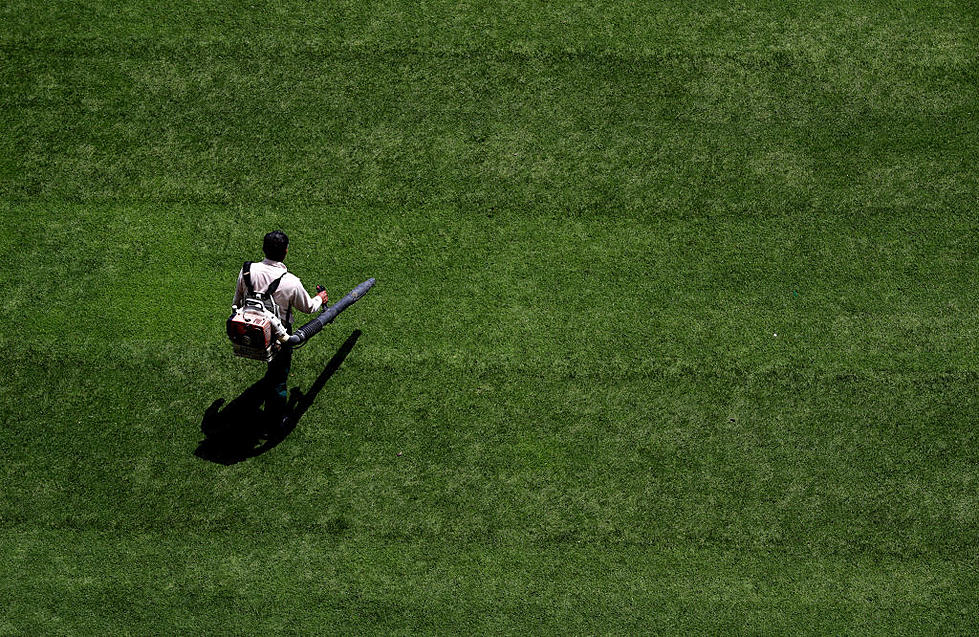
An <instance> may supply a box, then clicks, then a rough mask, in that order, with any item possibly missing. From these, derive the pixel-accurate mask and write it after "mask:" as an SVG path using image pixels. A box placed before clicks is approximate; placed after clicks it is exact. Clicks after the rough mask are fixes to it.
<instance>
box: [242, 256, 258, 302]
mask: <svg viewBox="0 0 979 637" xmlns="http://www.w3.org/2000/svg"><path fill="white" fill-rule="evenodd" d="M251 268H252V262H251V261H245V264H244V265H243V266H241V278H242V279H244V280H245V289H246V290H248V294H249V295H252V294H255V286H253V285H252V273H251V271H250V270H251Z"/></svg>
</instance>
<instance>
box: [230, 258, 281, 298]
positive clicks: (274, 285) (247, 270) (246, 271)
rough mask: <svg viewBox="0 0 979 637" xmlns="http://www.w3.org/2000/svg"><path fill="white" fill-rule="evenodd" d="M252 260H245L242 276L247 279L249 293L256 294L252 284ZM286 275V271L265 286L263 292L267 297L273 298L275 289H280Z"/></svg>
mask: <svg viewBox="0 0 979 637" xmlns="http://www.w3.org/2000/svg"><path fill="white" fill-rule="evenodd" d="M251 267H252V262H251V261H245V264H244V265H242V266H241V277H242V279H244V281H245V289H246V290H248V295H249V296H251V295H253V294H255V286H254V284H252V273H251ZM285 275H286V273H285V272H283V273H282V274H281V276H279V278H278V279H276V280H275V281H272V282H271V283H269V286H268V287H267V288H265V292H263V294H264V295H265V296H266V297H269V298H271V297H272V295H273V294H275V291H276V290H278V289H279V283H280V282H281V281H282V277H284V276H285Z"/></svg>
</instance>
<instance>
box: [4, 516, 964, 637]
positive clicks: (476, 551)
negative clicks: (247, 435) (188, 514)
mask: <svg viewBox="0 0 979 637" xmlns="http://www.w3.org/2000/svg"><path fill="white" fill-rule="evenodd" d="M2 546H3V551H2V554H3V556H4V557H3V558H2V561H0V568H2V569H3V575H4V576H5V577H4V578H3V580H4V582H5V583H4V584H3V585H2V586H3V587H4V590H5V591H6V590H9V588H8V587H9V586H10V584H11V583H12V582H15V581H16V582H19V584H18V586H17V588H16V589H15V591H10V592H16V595H14V596H13V597H12V598H11V604H10V605H9V606H8V607H7V609H6V610H7V612H6V614H5V619H4V620H3V622H4V623H3V624H2V625H0V626H2V628H3V629H4V630H5V631H12V632H15V631H32V630H38V629H40V630H43V631H45V632H58V631H66V632H83V633H107V632H128V631H132V630H134V629H137V630H139V631H140V632H144V633H147V632H156V631H157V630H160V631H161V632H165V630H164V628H165V629H166V630H178V631H187V632H228V631H232V632H253V631H254V630H255V629H256V628H258V627H261V628H262V629H263V631H268V632H283V633H293V632H295V633H296V634H300V633H305V632H317V631H321V630H324V629H327V630H331V631H336V632H377V631H381V632H385V633H389V634H409V633H410V634H419V633H421V634H429V633H432V634H434V633H440V634H445V633H446V632H448V633H457V632H486V633H511V632H514V633H517V632H523V633H526V632H533V633H537V632H547V633H549V634H581V633H602V632H604V631H607V630H608V629H609V627H610V626H615V627H618V628H621V629H622V630H623V631H625V632H631V633H636V634H640V633H649V632H664V633H667V632H668V633H677V632H689V633H703V632H725V633H734V632H742V631H743V632H766V633H767V632H792V633H794V634H826V633H838V632H868V633H895V632H903V631H904V630H907V631H909V632H915V633H917V632H941V633H952V632H971V631H972V630H974V629H975V627H976V626H975V615H974V614H971V613H969V612H968V610H967V609H968V607H969V606H970V600H969V598H968V596H967V595H966V594H965V593H964V589H963V588H962V586H963V584H968V583H974V579H975V576H974V572H973V571H972V570H971V568H970V567H969V565H967V564H965V563H962V562H953V561H946V560H925V561H907V560H900V561H898V560H887V559H883V560H872V561H869V560H851V559H845V560H841V559H837V558H833V557H828V556H820V557H815V556H814V557H808V558H806V557H792V556H782V555H778V554H771V553H731V552H726V551H715V550H710V549H706V550H704V549H701V550H697V549H680V548H677V549H669V548H660V549H654V550H650V549H643V548H633V549H624V550H622V551H619V552H614V553H613V552H608V551H605V550H602V549H600V548H595V547H580V548H572V549H571V550H568V549H567V548H565V547H529V546H525V545H519V544H510V545H507V546H504V547H500V548H498V549H490V547H480V546H478V545H458V544H454V543H449V544H446V545H444V546H443V549H444V550H443V551H440V552H438V553H433V552H432V550H431V546H430V545H428V544H418V543H402V542H396V543H390V544H387V545H384V546H381V547H378V546H376V545H374V544H368V545H365V544H362V543H358V542H348V541H343V540H332V541H331V540H329V538H324V537H321V536H315V535H302V536H280V537H277V538H267V537H265V536H258V537H248V536H242V537H240V538H239V537H235V538H231V539H229V538H225V537H223V536H221V535H189V536H188V535H181V536H179V537H175V536H173V535H169V534H144V535H139V536H128V537H123V538H119V537H114V536H105V535H101V534H93V533H90V532H83V533H74V532H36V533H29V534H16V535H10V534H5V535H4V537H3V540H2ZM69 546H70V547H73V548H72V549H71V550H70V552H69V550H68V548H67V547H69ZM137 591H141V592H142V594H136V592H137ZM53 600H58V603H54V601H53ZM582 609H588V612H584V613H583V612H581V610H582Z"/></svg>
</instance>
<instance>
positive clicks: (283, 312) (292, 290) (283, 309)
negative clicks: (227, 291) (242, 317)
mask: <svg viewBox="0 0 979 637" xmlns="http://www.w3.org/2000/svg"><path fill="white" fill-rule="evenodd" d="M249 272H250V273H251V279H252V289H254V290H255V291H256V292H262V291H263V290H265V288H267V287H268V286H269V284H270V283H272V281H275V280H276V279H278V278H279V277H280V276H282V274H283V272H284V273H285V276H282V280H281V281H280V282H279V287H278V289H277V290H276V291H275V294H273V295H272V298H274V299H275V304H276V305H278V306H279V320H280V321H282V322H283V323H285V324H286V325H292V308H296V309H297V310H299V311H300V312H305V313H306V314H312V313H313V312H316V311H317V310H319V309H320V306H321V305H322V304H323V301H322V300H321V299H320V297H318V296H310V295H309V293H308V292H306V289H305V288H304V287H303V284H302V281H300V280H299V277H297V276H296V275H295V274H292V273H290V272H288V271H287V269H286V266H285V265H284V264H283V263H282V262H280V261H273V260H272V259H264V260H262V261H261V262H259V263H252V266H251V268H250V269H249ZM246 294H248V289H247V288H246V287H245V277H244V276H243V275H242V272H238V286H237V287H236V288H235V298H234V300H233V301H232V302H231V304H232V305H235V306H238V307H240V306H241V304H242V301H244V299H245V295H246Z"/></svg>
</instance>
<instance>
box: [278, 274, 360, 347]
mask: <svg viewBox="0 0 979 637" xmlns="http://www.w3.org/2000/svg"><path fill="white" fill-rule="evenodd" d="M372 287H374V279H372V278H371V279H367V280H366V281H364V282H363V283H361V284H360V285H358V286H357V287H355V288H354V289H353V290H351V291H350V293H349V294H347V296H345V297H343V298H342V299H340V300H339V301H337V302H336V303H334V304H333V305H331V306H330V307H328V308H326V309H325V310H323V311H322V312H321V313H320V315H319V316H317V317H316V318H314V319H312V320H311V321H309V322H308V323H306V324H305V325H303V326H302V327H300V328H299V329H298V330H296V333H295V334H293V335H292V336H290V337H289V339H288V340H286V341H285V342H284V343H283V345H285V346H286V347H298V346H299V345H302V344H303V343H305V342H306V341H308V340H309V339H311V338H312V337H313V336H315V335H316V334H318V333H319V332H320V330H322V329H323V327H325V326H326V324H327V323H332V322H333V319H335V318H336V317H337V315H338V314H340V312H342V311H344V310H345V309H347V308H348V307H350V306H351V305H353V304H354V303H356V302H357V301H358V300H360V297H362V296H364V295H365V294H367V292H368V291H370V289H371V288H372Z"/></svg>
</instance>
